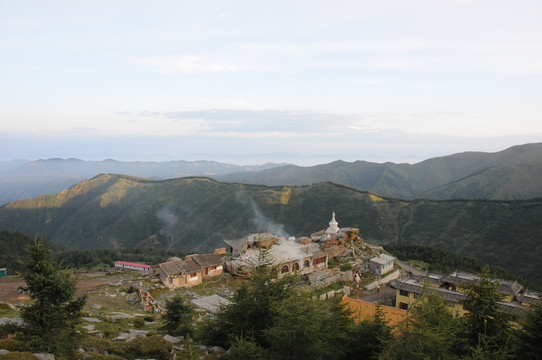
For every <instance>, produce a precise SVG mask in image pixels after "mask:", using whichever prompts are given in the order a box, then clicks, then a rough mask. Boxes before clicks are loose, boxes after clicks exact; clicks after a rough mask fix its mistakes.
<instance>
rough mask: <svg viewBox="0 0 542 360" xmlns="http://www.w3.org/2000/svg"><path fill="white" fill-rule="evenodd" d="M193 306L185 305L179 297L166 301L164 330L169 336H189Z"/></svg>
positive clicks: (191, 327) (191, 329)
mask: <svg viewBox="0 0 542 360" xmlns="http://www.w3.org/2000/svg"><path fill="white" fill-rule="evenodd" d="M193 314H194V306H193V305H192V304H190V303H186V302H185V301H184V300H183V298H182V297H181V296H180V295H177V296H175V297H174V298H172V299H171V300H168V301H166V313H165V314H164V315H163V317H162V318H163V319H164V321H165V324H164V329H165V330H166V331H167V333H168V334H171V335H183V336H189V335H191V333H192V331H193V326H192V316H193Z"/></svg>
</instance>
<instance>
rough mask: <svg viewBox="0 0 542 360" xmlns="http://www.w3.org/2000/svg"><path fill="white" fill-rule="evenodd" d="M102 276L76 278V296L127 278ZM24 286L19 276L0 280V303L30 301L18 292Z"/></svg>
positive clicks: (123, 276) (122, 276) (119, 275)
mask: <svg viewBox="0 0 542 360" xmlns="http://www.w3.org/2000/svg"><path fill="white" fill-rule="evenodd" d="M100 275H101V274H87V275H85V277H80V276H76V278H77V279H78V280H77V293H76V295H81V294H83V293H85V292H87V291H92V290H95V289H98V288H100V287H102V286H105V285H107V284H110V283H116V282H118V281H120V280H122V279H124V278H125V277H126V275H123V274H122V273H119V274H118V275H113V276H107V277H105V276H100ZM103 275H105V274H103ZM89 276H92V277H89ZM94 276H96V277H94ZM24 285H25V283H24V281H22V280H21V278H20V277H18V276H5V277H2V278H0V302H8V303H11V304H13V303H20V302H25V301H27V300H29V297H28V296H27V295H25V294H21V293H19V291H18V288H19V287H21V286H24Z"/></svg>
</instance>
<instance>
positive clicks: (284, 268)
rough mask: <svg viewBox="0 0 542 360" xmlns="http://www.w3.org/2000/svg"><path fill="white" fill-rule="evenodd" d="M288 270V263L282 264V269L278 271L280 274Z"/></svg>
mask: <svg viewBox="0 0 542 360" xmlns="http://www.w3.org/2000/svg"><path fill="white" fill-rule="evenodd" d="M288 271H290V268H289V267H288V265H284V266H283V267H282V269H281V270H280V272H281V273H282V274H285V273H287V272H288Z"/></svg>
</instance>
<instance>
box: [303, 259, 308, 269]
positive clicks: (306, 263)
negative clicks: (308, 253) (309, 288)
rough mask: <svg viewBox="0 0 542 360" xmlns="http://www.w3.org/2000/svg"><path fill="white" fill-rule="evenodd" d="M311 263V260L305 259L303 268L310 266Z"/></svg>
mask: <svg viewBox="0 0 542 360" xmlns="http://www.w3.org/2000/svg"><path fill="white" fill-rule="evenodd" d="M309 265H310V263H309V260H305V261H304V262H303V269H306V268H308V267H309Z"/></svg>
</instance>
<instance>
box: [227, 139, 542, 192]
mask: <svg viewBox="0 0 542 360" xmlns="http://www.w3.org/2000/svg"><path fill="white" fill-rule="evenodd" d="M541 175H542V143H536V144H527V145H521V146H514V147H511V148H509V149H506V150H504V151H500V152H496V153H482V152H465V153H461V154H454V155H450V156H444V157H438V158H432V159H429V160H426V161H422V162H420V163H417V164H413V165H411V164H394V163H384V164H378V163H370V162H366V161H356V162H352V163H348V162H344V161H335V162H332V163H329V164H323V165H317V166H311V167H300V166H295V165H287V166H282V167H277V168H273V169H267V170H262V171H259V172H247V173H236V174H229V175H223V176H219V178H220V179H222V180H225V181H238V182H242V183H251V184H264V185H272V186H274V185H280V184H286V185H306V184H313V183H319V182H323V181H335V182H339V183H341V184H347V185H350V186H354V187H356V188H358V189H362V190H368V191H371V192H374V193H377V194H382V195H385V196H391V197H398V198H404V199H409V198H431V199H494V200H516V199H530V198H536V197H542V182H540V181H539V179H540V178H541Z"/></svg>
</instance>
